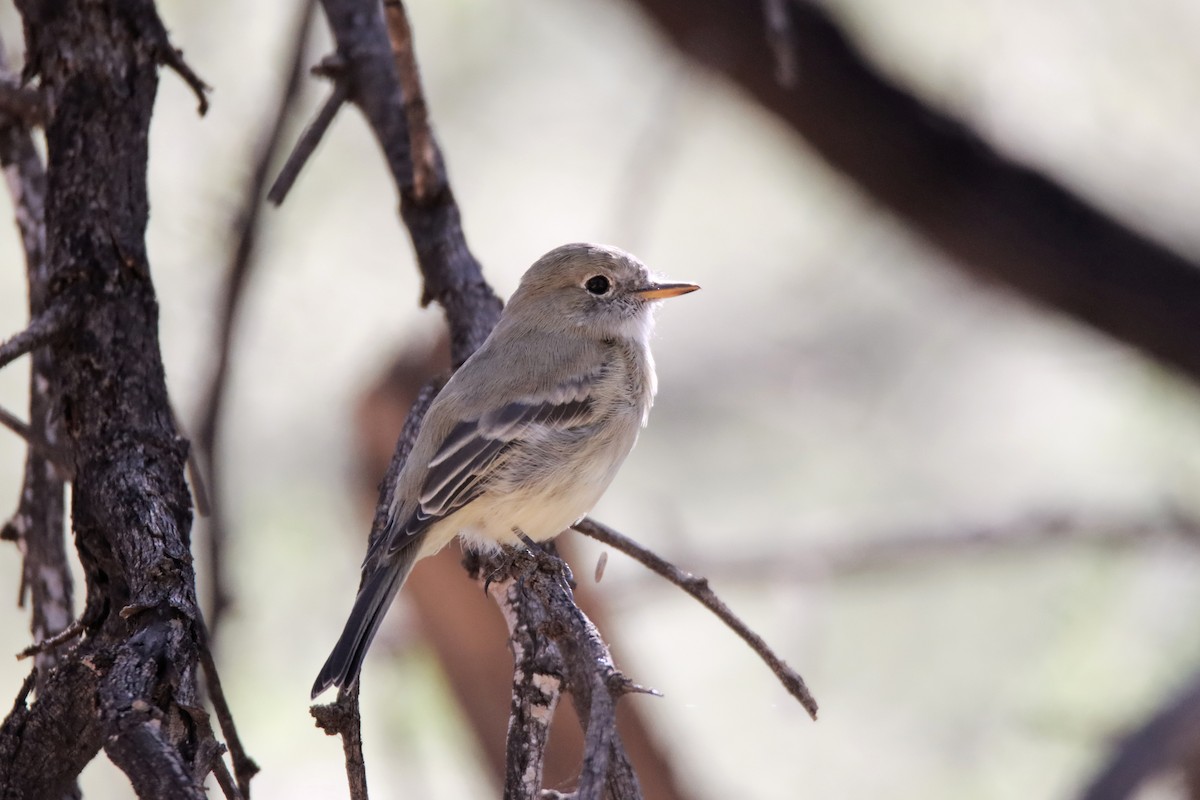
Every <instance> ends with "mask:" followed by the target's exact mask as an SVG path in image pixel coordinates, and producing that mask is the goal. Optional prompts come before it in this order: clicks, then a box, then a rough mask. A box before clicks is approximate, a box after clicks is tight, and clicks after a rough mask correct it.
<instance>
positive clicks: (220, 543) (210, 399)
mask: <svg viewBox="0 0 1200 800" xmlns="http://www.w3.org/2000/svg"><path fill="white" fill-rule="evenodd" d="M315 7H316V2H315V0H304V3H303V5H302V6H301V8H300V17H299V20H298V21H297V23H296V32H295V34H294V36H293V39H292V42H293V47H292V52H291V54H290V56H289V58H288V60H287V62H286V63H287V65H288V66H287V72H286V77H285V79H284V84H283V87H282V88H281V90H280V94H279V99H278V100H277V101H276V103H275V109H274V111H273V112H272V114H271V116H270V118H269V121H268V123H267V125H266V126H265V128H264V133H263V135H262V138H261V141H260V143H259V146H258V154H257V157H256V159H255V164H254V171H253V172H252V173H251V175H250V178H249V180H248V181H247V184H246V186H245V189H244V191H243V193H242V205H241V207H240V208H239V209H238V211H237V214H235V215H234V217H233V221H232V226H231V227H232V228H233V230H232V231H231V235H230V237H229V238H230V240H231V241H233V242H234V243H235V245H234V247H233V250H232V253H231V255H230V260H229V267H228V269H227V271H226V277H225V286H224V290H223V292H222V298H221V306H220V310H219V317H218V321H217V341H216V345H215V347H214V349H215V351H216V354H217V355H216V364H215V365H214V367H213V371H212V375H211V377H210V378H209V383H208V388H207V389H206V391H205V393H204V401H203V403H202V404H201V406H200V407H201V408H202V409H203V412H202V415H201V418H200V422H199V425H198V427H197V437H196V444H197V448H198V449H199V451H200V455H201V459H202V461H203V463H204V465H205V466H206V467H207V475H208V485H207V488H208V493H207V494H208V497H207V500H208V512H209V513H208V556H209V557H208V573H209V574H208V578H209V582H210V584H211V586H212V608H211V610H210V611H209V613H208V615H207V617H208V630H209V638H210V640H211V639H214V638H215V637H216V634H217V632H218V631H219V629H220V625H221V621H222V619H223V617H224V612H225V610H226V608H227V607H228V606H229V603H230V602H231V598H232V591H231V590H230V588H229V583H228V576H227V575H226V569H225V550H226V539H227V538H228V519H227V515H226V511H225V507H224V502H223V491H222V487H221V480H220V475H219V474H218V472H219V471H218V468H217V465H218V464H219V463H220V456H221V454H220V423H221V412H222V410H223V408H224V401H225V395H226V386H227V385H228V382H229V362H230V354H231V352H232V350H233V336H234V328H235V325H236V322H237V316H238V312H239V310H240V309H241V303H242V297H243V296H244V294H245V289H246V285H247V283H248V281H249V279H250V273H251V271H252V270H253V268H254V265H255V264H256V263H257V259H256V258H255V255H256V252H255V251H256V245H257V241H258V231H259V219H260V214H261V212H262V207H263V202H262V201H263V190H264V188H265V187H266V184H267V176H268V174H269V170H270V169H271V166H272V164H273V163H274V162H275V159H276V156H277V154H278V152H279V148H280V145H281V143H282V142H283V134H284V130H285V129H286V127H287V124H288V121H289V120H290V119H291V116H292V112H293V109H294V108H295V105H296V100H297V98H298V97H299V95H300V87H301V77H302V75H303V66H304V54H305V51H306V49H307V47H308V39H309V36H308V34H309V30H310V28H311V26H312V18H313V12H314V10H315ZM242 792H243V793H245V792H246V788H245V787H243V788H242Z"/></svg>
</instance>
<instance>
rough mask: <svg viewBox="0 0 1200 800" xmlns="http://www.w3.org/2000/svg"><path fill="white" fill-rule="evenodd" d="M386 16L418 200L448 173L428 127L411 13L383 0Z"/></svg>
mask: <svg viewBox="0 0 1200 800" xmlns="http://www.w3.org/2000/svg"><path fill="white" fill-rule="evenodd" d="M383 11H384V16H385V18H386V19H387V29H388V39H389V40H390V41H391V43H392V54H393V55H394V56H395V59H396V72H397V74H399V76H400V86H401V88H402V90H403V91H404V116H405V119H406V120H407V121H408V138H409V143H410V148H411V157H412V172H413V177H412V180H413V198H414V199H416V200H417V202H424V201H426V200H428V199H429V197H430V195H431V194H432V193H433V192H434V191H438V190H441V189H442V188H444V186H445V183H446V181H445V175H444V174H439V171H438V160H439V159H440V157H441V155H440V154H439V153H438V149H437V145H436V143H435V142H434V141H433V132H432V131H431V130H430V129H429V109H428V107H427V106H426V105H425V92H424V90H423V89H422V88H421V72H420V69H418V67H417V54H416V50H415V49H414V48H413V39H412V26H411V25H410V24H409V22H408V12H406V11H405V10H404V4H403V3H401V2H400V0H383Z"/></svg>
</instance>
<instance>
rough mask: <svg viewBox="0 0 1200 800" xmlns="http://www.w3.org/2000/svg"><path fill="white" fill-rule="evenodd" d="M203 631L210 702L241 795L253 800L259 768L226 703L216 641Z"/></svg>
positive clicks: (202, 658)
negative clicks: (214, 646)
mask: <svg viewBox="0 0 1200 800" xmlns="http://www.w3.org/2000/svg"><path fill="white" fill-rule="evenodd" d="M200 629H201V631H202V635H203V639H202V640H201V642H200V666H201V667H202V669H203V670H204V686H205V688H206V689H207V690H208V699H209V701H210V702H211V703H212V705H213V711H214V712H215V713H216V715H217V724H218V725H219V726H220V728H221V735H222V736H224V737H225V742H226V744H227V746H228V750H229V757H230V760H231V761H232V762H233V774H234V775H235V776H236V780H237V789H238V793H239V794H241V795H243V796H245V797H249V796H250V779H251V778H253V777H254V776H255V775H257V774H258V771H259V767H258V764H257V763H256V762H255V761H254V759H253V758H251V757H250V756H249V755H248V754H247V753H246V748H245V746H244V745H243V744H242V737H241V736H240V735H239V734H238V731H237V726H236V725H235V724H234V721H233V712H232V711H231V710H230V708H229V701H228V700H226V699H225V688H224V687H223V686H222V685H221V675H220V673H219V672H218V671H217V664H216V660H215V659H214V657H213V652H212V639H211V637H210V635H209V633H208V631H207V630H205V629H204V627H203V624H201V626H200ZM217 761H218V762H219V764H220V766H219V767H218V768H219V769H224V762H222V761H221V759H220V758H218V759H217Z"/></svg>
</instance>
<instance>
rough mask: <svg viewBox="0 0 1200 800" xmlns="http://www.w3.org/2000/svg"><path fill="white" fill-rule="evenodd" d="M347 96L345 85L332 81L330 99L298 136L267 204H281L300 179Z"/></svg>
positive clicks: (268, 195) (335, 80)
mask: <svg viewBox="0 0 1200 800" xmlns="http://www.w3.org/2000/svg"><path fill="white" fill-rule="evenodd" d="M349 96H350V90H349V88H348V87H347V86H346V82H345V81H342V80H338V79H337V78H334V81H333V90H332V91H331V92H330V93H329V98H328V99H327V100H326V101H325V102H324V103H323V104H322V105H321V110H320V111H318V112H317V116H316V117H315V118H314V119H313V121H312V122H311V123H310V124H309V125H308V127H307V128H305V129H304V133H302V134H300V139H299V141H297V142H296V146H295V148H293V150H292V153H291V155H289V156H288V158H287V161H285V162H284V164H283V167H282V168H281V169H280V170H279V177H277V178H276V179H275V183H273V184H271V189H270V191H268V192H267V200H268V201H270V202H271V203H273V204H274V205H277V206H279V205H283V201H284V200H285V199H286V198H287V195H288V192H290V191H291V190H292V185H293V184H295V182H296V178H298V177H300V170H302V169H304V165H305V164H307V163H308V159H309V158H311V157H312V154H313V153H315V152H316V150H317V145H319V144H320V143H321V140H322V139H324V138H325V132H326V131H328V130H329V126H330V125H331V124H332V123H333V118H334V117H336V116H337V113H338V111H339V110H341V108H342V105H344V104H345V102H346V100H347V98H349Z"/></svg>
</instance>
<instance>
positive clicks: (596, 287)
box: [583, 275, 612, 295]
mask: <svg viewBox="0 0 1200 800" xmlns="http://www.w3.org/2000/svg"><path fill="white" fill-rule="evenodd" d="M583 288H585V289H587V290H588V291H589V292H591V293H592V294H595V295H601V294H608V290H609V289H611V288H612V284H610V283H609V282H608V278H606V277H604V276H603V275H593V276H592V277H590V278H588V279H587V283H585V284H584V285H583Z"/></svg>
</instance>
